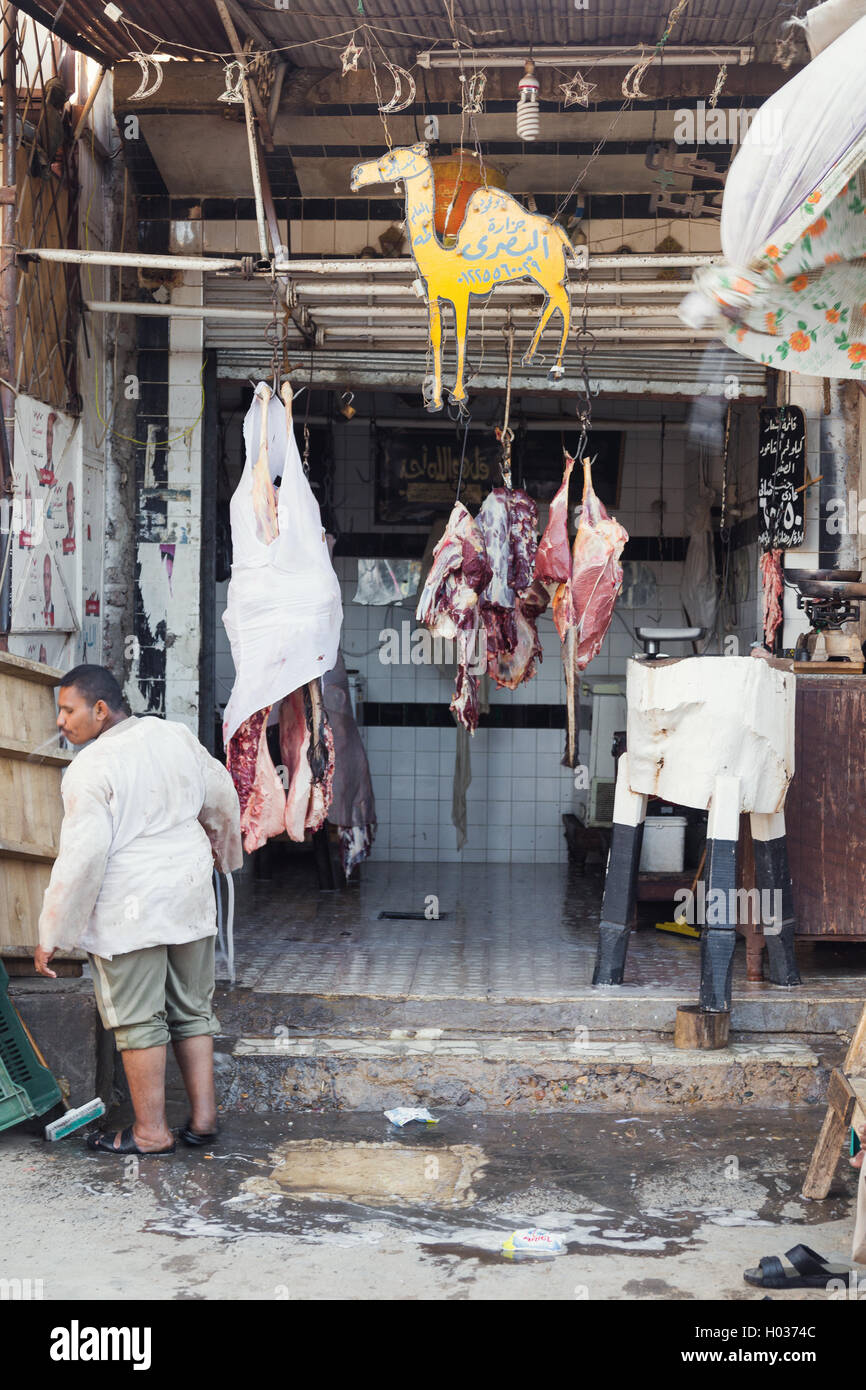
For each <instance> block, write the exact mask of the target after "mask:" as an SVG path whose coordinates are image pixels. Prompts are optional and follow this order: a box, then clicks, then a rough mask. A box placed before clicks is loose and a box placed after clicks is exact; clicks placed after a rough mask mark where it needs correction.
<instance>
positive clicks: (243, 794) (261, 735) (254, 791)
mask: <svg viewBox="0 0 866 1390" xmlns="http://www.w3.org/2000/svg"><path fill="white" fill-rule="evenodd" d="M270 712H271V707H270V705H267V706H266V707H265V708H264V709H260V710H257V711H256V713H255V714H252V715H250V717H249V719H245V720H244V722H243V724H241V726H240V728H238V729H237V730H236V731H235V734H234V736H233V737H232V738H231V739H230V740H229V744H228V748H227V750H226V767H227V768H228V770H229V772H230V773H231V775H232V780H233V781H234V784H235V790H236V791H237V794H238V800H239V802H240V805H241V834H242V836H243V842H244V849H245V850H246V851H247V853H248V854H252V852H253V850H256V849H261V847H262V845H263V844H265V842H266V841H267V840H269V839H270V837H271V836H272V835H279V834H281V833H282V831H283V830H284V829H285V817H286V793H285V790H284V788H283V784H282V782H281V781H280V778H279V776H278V774H277V770H276V768H275V767H274V764H273V759H272V758H271V755H270V751H269V749H268V739H267V733H268V730H267V724H268V715H269V714H270Z"/></svg>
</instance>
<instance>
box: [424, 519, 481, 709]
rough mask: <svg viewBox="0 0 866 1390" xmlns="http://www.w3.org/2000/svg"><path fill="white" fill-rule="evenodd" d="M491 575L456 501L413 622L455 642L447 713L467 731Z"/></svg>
mask: <svg viewBox="0 0 866 1390" xmlns="http://www.w3.org/2000/svg"><path fill="white" fill-rule="evenodd" d="M491 577H492V569H491V566H490V562H489V561H488V559H487V552H486V548H485V545H484V539H483V537H482V535H481V532H480V530H479V529H478V526H477V525H476V524H475V522H474V521H473V519H472V517H471V515H470V514H469V512H468V511H467V510H466V508H465V507H464V506H463V503H462V502H455V503H454V507H453V509H452V512H451V515H450V517H449V518H448V525H447V526H446V528H445V533H444V535H443V536H442V538H441V540H440V541H439V543H438V544H437V546H436V549H435V550H434V551H433V559H432V563H431V565H430V572H429V574H428V575H427V581H426V583H425V585H424V588H423V590H422V591H421V597H420V599H419V600H418V608H417V611H416V614H415V616H416V618H417V619H418V621H419V623H424V624H425V625H426V626H427V627H428V628H429V629H430V631H431V632H432V633H433V634H434V636H437V637H443V638H445V639H446V640H448V641H451V640H456V643H457V678H456V680H455V682H454V697H453V699H452V701H451V709H452V711H453V713H454V714H455V715H456V717H457V719H458V720H459V722H460V723H461V724H463V725H464V726H465V727H466V728H467V729H468V730H469V732H470V733H474V732H475V730H476V729H477V727H478V675H477V671H478V667H479V664H480V662H479V629H480V627H481V624H480V621H479V609H478V599H479V595H480V594H481V593H482V591H483V590H484V589H485V588H486V587H487V585H488V583H489V582H490V579H491Z"/></svg>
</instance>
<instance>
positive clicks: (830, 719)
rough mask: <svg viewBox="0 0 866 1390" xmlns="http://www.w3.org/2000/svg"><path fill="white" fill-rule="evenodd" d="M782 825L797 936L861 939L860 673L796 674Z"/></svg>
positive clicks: (865, 919) (864, 722)
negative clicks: (791, 767) (791, 762)
mask: <svg viewBox="0 0 866 1390" xmlns="http://www.w3.org/2000/svg"><path fill="white" fill-rule="evenodd" d="M785 824H786V827H787V833H788V857H789V862H790V866H791V878H792V880H793V883H794V907H795V911H796V914H797V935H798V936H810V937H824V938H828V939H833V940H837V941H840V940H841V941H866V912H864V904H866V676H860V675H848V676H833V675H814V676H812V675H801V674H799V673H798V675H797V709H796V721H795V772H794V779H793V781H792V782H791V786H790V788H789V789H788V797H787V801H786V802H785Z"/></svg>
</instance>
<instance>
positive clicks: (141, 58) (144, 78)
mask: <svg viewBox="0 0 866 1390" xmlns="http://www.w3.org/2000/svg"><path fill="white" fill-rule="evenodd" d="M129 56H130V58H133V59H134V60H135V62H136V63H138V66H139V67H140V68H141V82H140V84H139V87H138V90H137V91H135V92H133V93H132V95H131V96H130V98H129V100H130V101H144V99H145V98H146V97H152V96H153V94H154V92H158V91H159V89H160V87H161V86H162V79H163V77H164V76H165V73H164V72H163V70H162V63H158V62H157V61H156V59H155V58H151V57H150V56H149V54H147V53H139V52H137V51H136V52H135V53H130V55H129ZM151 67H153V69H154V76H153V85H152V86H148V83H149V82H150V69H151Z"/></svg>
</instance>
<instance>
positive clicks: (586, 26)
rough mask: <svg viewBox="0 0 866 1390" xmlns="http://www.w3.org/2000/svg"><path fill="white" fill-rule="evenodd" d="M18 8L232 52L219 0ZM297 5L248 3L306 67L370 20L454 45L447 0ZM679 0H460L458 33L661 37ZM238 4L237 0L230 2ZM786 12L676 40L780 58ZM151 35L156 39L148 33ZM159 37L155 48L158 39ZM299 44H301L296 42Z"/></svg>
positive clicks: (399, 40) (732, 4)
mask: <svg viewBox="0 0 866 1390" xmlns="http://www.w3.org/2000/svg"><path fill="white" fill-rule="evenodd" d="M19 3H20V8H21V9H22V10H23V11H25V12H26V13H28V14H31V15H33V16H34V18H38V19H39V20H41V21H42V22H44V23H47V24H48V25H49V26H50V25H51V24H52V23H53V24H54V27H55V29H56V31H57V32H58V33H59V34H61V35H62V36H63V37H67V38H69V39H70V41H72V42H75V41H76V39H75V36H77V39H78V43H79V46H81V45H86V46H87V47H89V48H90V49H93V50H96V51H98V52H99V53H100V54H102V55H103V56H104V57H105V58H107V59H108V60H109V61H110V62H112V63H113V62H115V61H117V60H118V59H123V58H126V57H127V56H128V55H129V52H130V50H131V49H133V48H138V47H140V48H142V49H144V50H145V51H149V50H152V49H154V48H156V47H157V46H158V47H159V48H161V49H163V50H173V51H175V52H177V53H178V54H179V55H183V56H186V57H190V58H192V57H196V56H200V57H204V56H207V54H209V53H210V54H221V55H225V56H230V55H229V54H228V42H227V40H226V36H225V32H224V30H223V28H222V24H221V23H220V19H219V15H218V13H217V11H216V7H215V6H214V4H213V0H121V5H120V8H121V9H122V11H123V18H124V20H125V21H126V22H127V25H128V27H126V26H125V25H124V23H123V22H122V21H114V20H111V19H110V18H108V16H106V14H105V13H104V10H105V5H104V0H65V3H62V4H58V3H57V0H19ZM295 3H296V0H292V7H291V8H290V9H278V8H276V7H274V8H271V7H270V6H267V5H264V4H260V3H251V0H246V4H244V5H243V6H242V8H243V9H244V10H245V11H246V12H247V13H248V14H249V15H250V18H251V20H252V21H253V23H254V24H255V25H256V26H257V27H258V28H259V29H260V30H262V31H264V32H265V33H266V34H268V35H269V36H270V39H271V42H272V44H273V46H274V47H275V48H280V49H285V50H286V56H287V57H288V58H289V59H290V60H291V61H292V62H293V63H295V64H298V65H300V66H312V67H322V66H327V67H330V66H332V65H333V63H334V54H335V46H336V47H337V48H339V47H342V46H343V43H344V42H345V40H343V41H342V42H341V39H340V36H341V35H342V34H346V33H350V32H351V31H352V30H353V29H356V28H357V27H358V26H359V25H363V24H364V23H365V22H366V23H368V24H369V25H370V26H371V28H372V29H373V31H374V35H375V38H377V39H378V40H379V42H380V43H381V44H382V45H383V47H384V48H385V49H386V50H387V51H388V54H389V56H392V57H393V59H394V60H395V61H397V62H400V63H402V64H404V65H411V64H412V63H413V62H414V60H415V55H416V53H417V52H418V50H419V49H420V48H426V47H429V46H432V45H433V44H435V43H443V44H448V43H450V41H451V38H452V32H451V28H450V25H449V22H448V19H447V16H446V12H445V6H444V3H442V0H364V15H363V16H361V15H359V13H358V8H359V7H358V4H357V0H302V5H303V8H301V7H300V5H299V7H298V8H295ZM671 4H672V0H606V3H605V4H604V5H603V6H602V5H599V4H597V3H592V4H590V5H589V6H588V7H587V8H586V9H577V8H576V7H575V4H574V0H545V3H544V4H538V3H537V0H506V2H505V3H503V0H499V3H497V4H496V5H494V4H493V3H492V2H491V0H457V4H456V7H455V18H456V20H457V34H458V37H459V38H460V39H461V40H463V41H465V42H467V43H477V44H479V45H482V44H483V45H487V46H490V45H508V46H514V45H527V46H528V45H530V44H531V43H536V44H539V45H543V44H554V45H560V44H579V45H595V44H615V45H618V44H622V45H623V46H624V47H625V46H628V45H632V44H638V43H656V42H657V41H658V39H659V37H660V35H661V34H662V32H663V30H664V27H665V22H666V19H667V15H668V13H669V11H670V9H671ZM238 7H239V0H236V3H235V4H234V6H233V8H234V9H235V10H236V9H237V8H238ZM783 18H784V15H782V14H781V13H780V10H779V4H778V0H691V3H690V4H689V5H688V7H687V9H686V10H685V11H684V13H683V14H682V15H681V16H680V17H679V19H678V20H677V23H676V26H675V28H674V31H673V34H672V35H671V40H670V42H671V43H672V44H674V43H676V44H718V45H732V44H733V45H737V44H753V45H754V46H755V47H756V49H757V53H756V57H757V59H758V60H759V61H769V60H770V59H771V58H772V56H773V50H774V47H775V41H776V38H777V37H778V33H779V28H780V24H781V21H782V19H783ZM149 36H153V38H150V37H149ZM154 38H155V39H157V40H158V45H157V44H155V43H154V41H153V40H154ZM296 45H298V46H296Z"/></svg>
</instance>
